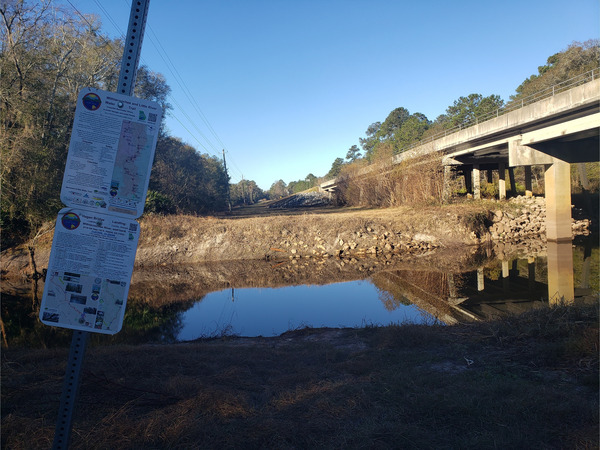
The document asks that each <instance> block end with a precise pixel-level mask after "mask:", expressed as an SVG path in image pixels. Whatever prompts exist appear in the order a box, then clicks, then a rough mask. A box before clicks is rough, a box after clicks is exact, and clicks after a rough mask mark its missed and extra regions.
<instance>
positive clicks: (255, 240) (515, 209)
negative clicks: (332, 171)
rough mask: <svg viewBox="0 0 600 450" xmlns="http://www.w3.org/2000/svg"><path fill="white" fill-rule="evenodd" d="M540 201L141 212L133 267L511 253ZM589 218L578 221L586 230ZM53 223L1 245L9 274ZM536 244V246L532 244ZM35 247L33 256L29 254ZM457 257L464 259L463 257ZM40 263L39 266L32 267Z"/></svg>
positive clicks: (43, 250)
mask: <svg viewBox="0 0 600 450" xmlns="http://www.w3.org/2000/svg"><path fill="white" fill-rule="evenodd" d="M540 202H541V200H540V199H538V200H535V199H533V200H524V199H516V201H514V202H495V201H479V202H465V203H458V204H451V205H443V206H429V207H422V208H418V209H417V208H410V207H400V208H388V209H352V208H333V207H329V208H327V207H326V208H316V209H314V208H302V209H295V210H285V211H279V210H277V211H273V210H269V209H268V208H267V207H266V206H263V205H257V206H255V207H253V208H250V211H251V212H252V213H253V214H250V215H249V213H248V211H247V210H245V211H244V213H243V214H244V215H241V216H238V215H233V216H222V217H193V216H181V215H177V216H153V215H148V216H144V217H143V218H142V219H141V221H140V223H141V237H140V241H139V245H138V250H137V254H136V263H135V267H136V270H139V269H143V268H148V267H157V266H165V265H170V264H195V263H205V262H219V261H248V260H270V261H282V260H294V259H309V258H331V257H341V258H361V257H365V256H381V255H401V256H402V257H409V256H411V255H412V256H414V255H427V254H429V253H431V252H433V251H436V252H444V251H446V252H449V253H452V252H457V253H458V254H462V253H464V249H465V248H468V247H474V246H477V245H480V244H482V243H487V244H489V245H494V246H496V250H497V253H498V254H502V255H503V256H504V255H506V256H507V257H508V256H510V255H512V254H517V253H519V252H521V253H523V252H529V253H531V250H532V248H534V247H535V248H537V247H539V250H540V251H541V249H542V248H543V247H544V242H545V224H544V213H543V207H542V206H541V203H540ZM587 228H589V221H588V220H583V221H579V222H577V223H574V233H582V232H583V233H585V232H586V230H587ZM52 235H53V224H47V226H46V228H44V229H42V230H40V232H39V233H38V236H37V237H36V238H35V239H33V240H32V241H30V242H28V243H27V244H26V245H22V246H19V247H16V248H12V249H8V250H5V251H4V252H2V275H3V277H4V278H23V277H26V276H31V274H32V273H33V272H34V271H35V270H37V271H39V272H41V271H42V269H43V268H45V267H47V264H48V259H49V255H50V247H51V244H52ZM535 248H534V250H535ZM32 252H33V258H32ZM458 259H459V260H460V258H458ZM34 266H35V267H34Z"/></svg>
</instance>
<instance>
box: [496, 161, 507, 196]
mask: <svg viewBox="0 0 600 450" xmlns="http://www.w3.org/2000/svg"><path fill="white" fill-rule="evenodd" d="M498 198H499V199H500V200H505V199H506V164H504V163H498Z"/></svg>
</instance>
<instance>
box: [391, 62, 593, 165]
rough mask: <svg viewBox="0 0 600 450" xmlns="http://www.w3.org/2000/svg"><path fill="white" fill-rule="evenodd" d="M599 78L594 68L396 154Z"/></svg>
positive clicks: (430, 137)
mask: <svg viewBox="0 0 600 450" xmlns="http://www.w3.org/2000/svg"><path fill="white" fill-rule="evenodd" d="M597 78H600V67H596V68H595V69H592V70H590V71H588V72H585V73H583V74H581V75H577V76H576V77H573V78H570V79H568V80H565V81H562V82H560V83H558V84H555V85H553V86H550V87H548V88H546V89H544V90H542V91H539V92H536V93H535V94H532V95H529V96H527V97H524V98H522V99H521V101H516V102H514V103H508V104H507V105H506V106H504V107H502V108H498V109H496V110H495V111H493V112H491V113H487V114H484V115H482V116H476V117H475V118H474V119H472V120H469V121H466V122H463V123H461V124H460V125H456V126H455V127H452V128H449V129H447V130H444V131H443V132H439V133H437V134H434V135H432V136H429V137H428V138H427V139H423V140H420V141H417V142H415V143H414V144H411V145H409V146H407V147H404V148H402V149H400V151H399V152H398V153H403V152H405V151H407V150H410V149H413V148H415V147H418V146H420V145H423V144H427V143H428V142H433V141H435V140H437V139H440V138H442V137H446V136H448V135H449V134H453V133H456V132H457V131H460V130H462V129H464V128H468V127H471V126H473V125H477V124H478V123H480V122H485V121H487V120H490V119H493V118H495V117H500V116H502V115H504V114H506V113H509V112H512V111H516V110H517V109H521V108H523V107H525V106H527V105H530V104H532V103H535V102H538V101H540V100H543V99H545V98H548V97H553V96H554V95H556V94H559V93H561V92H564V91H566V90H568V89H571V88H573V87H575V86H579V85H581V84H584V83H588V82H590V81H594V80H595V79H597Z"/></svg>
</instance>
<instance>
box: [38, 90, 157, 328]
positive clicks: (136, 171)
mask: <svg viewBox="0 0 600 450" xmlns="http://www.w3.org/2000/svg"><path fill="white" fill-rule="evenodd" d="M161 115H162V109H161V108H160V106H159V105H158V104H157V103H156V102H151V101H147V100H141V99H138V98H135V97H129V96H125V95H120V94H116V93H113V92H107V91H102V90H99V89H92V88H84V89H83V90H82V91H81V92H80V93H79V97H78V100H77V108H76V110H75V120H74V122H73V131H72V134H71V142H70V145H69V153H68V155H67V165H66V167H65V174H64V177H63V184H62V189H61V192H60V199H61V200H62V201H63V203H64V204H65V205H67V208H64V209H62V210H61V211H60V212H59V214H58V218H57V220H56V226H55V229H54V239H53V241H52V250H51V251H50V260H49V261H48V272H47V274H46V282H45V286H44V295H43V297H42V303H41V306H40V320H41V321H42V322H43V323H45V324H46V325H50V326H56V327H63V328H71V329H74V330H81V331H90V332H95V333H104V334H115V333H117V332H118V331H119V330H120V329H121V327H122V325H123V317H124V315H125V305H126V303H127V293H128V291H129V284H130V282H131V274H132V273H133V264H134V261H135V253H136V250H137V243H138V239H139V224H138V223H137V222H136V221H135V220H134V219H136V218H138V217H139V216H141V215H142V213H143V212H144V204H145V202H146V193H147V190H148V183H149V181H150V170H151V169H152V163H153V160H154V151H155V149H156V141H157V138H158V130H159V127H160V121H161Z"/></svg>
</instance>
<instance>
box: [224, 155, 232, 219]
mask: <svg viewBox="0 0 600 450" xmlns="http://www.w3.org/2000/svg"><path fill="white" fill-rule="evenodd" d="M223 167H224V168H225V175H226V176H227V206H228V207H229V212H231V194H230V192H229V173H227V161H225V149H223Z"/></svg>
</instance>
